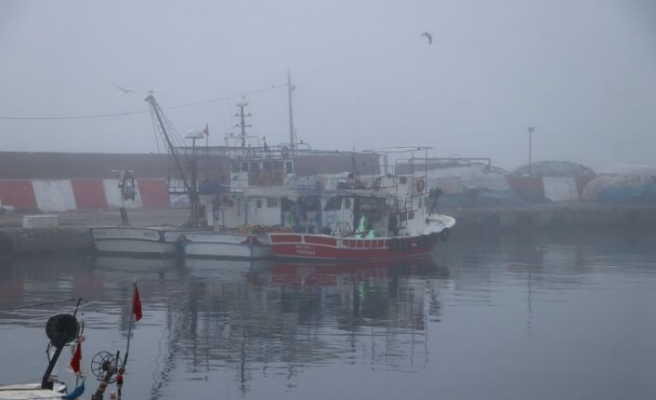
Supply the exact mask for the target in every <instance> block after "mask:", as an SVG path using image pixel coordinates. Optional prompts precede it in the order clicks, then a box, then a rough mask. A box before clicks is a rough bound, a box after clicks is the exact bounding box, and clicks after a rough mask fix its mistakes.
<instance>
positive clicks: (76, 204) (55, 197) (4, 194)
mask: <svg viewBox="0 0 656 400" xmlns="http://www.w3.org/2000/svg"><path fill="white" fill-rule="evenodd" d="M118 184H119V180H118V179H58V180H43V179H35V180H19V181H0V205H1V206H2V208H3V209H5V210H12V211H17V212H37V211H38V212H47V213H50V212H62V211H71V210H91V209H105V208H118V207H121V206H122V201H121V190H120V188H119V186H118ZM135 189H136V195H135V199H134V200H126V201H125V203H124V206H125V207H126V208H167V207H171V205H172V200H171V197H170V196H169V192H168V186H167V182H166V180H165V179H136V180H135Z"/></svg>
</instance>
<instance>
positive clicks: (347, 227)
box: [331, 222, 353, 237]
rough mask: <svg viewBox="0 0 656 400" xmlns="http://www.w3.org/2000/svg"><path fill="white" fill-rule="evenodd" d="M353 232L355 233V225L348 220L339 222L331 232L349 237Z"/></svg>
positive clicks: (336, 235)
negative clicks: (352, 225)
mask: <svg viewBox="0 0 656 400" xmlns="http://www.w3.org/2000/svg"><path fill="white" fill-rule="evenodd" d="M351 234H353V227H351V224H350V223H348V222H338V223H337V224H335V227H334V228H333V231H332V233H331V235H332V236H335V237H347V236H350V235H351Z"/></svg>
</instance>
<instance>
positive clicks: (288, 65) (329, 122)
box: [0, 0, 656, 168]
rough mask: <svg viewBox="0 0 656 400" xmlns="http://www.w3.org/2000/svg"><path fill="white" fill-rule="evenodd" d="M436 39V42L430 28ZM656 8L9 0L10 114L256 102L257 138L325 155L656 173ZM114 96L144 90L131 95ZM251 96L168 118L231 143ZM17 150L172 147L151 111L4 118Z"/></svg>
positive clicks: (484, 2)
mask: <svg viewBox="0 0 656 400" xmlns="http://www.w3.org/2000/svg"><path fill="white" fill-rule="evenodd" d="M424 31H429V32H431V33H432V35H433V38H434V41H433V44H432V45H429V44H428V43H427V41H426V39H425V38H424V37H421V33H422V32H424ZM655 39H656V6H654V5H653V2H651V1H650V0H625V1H622V0H543V1H540V0H538V1H525V0H514V1H513V0H494V1H490V0H468V1H463V0H448V1H446V0H425V1H386V0H379V1H373V0H371V1H346V0H334V1H329V2H316V1H307V0H305V1H302V0H290V1H286V0H281V1H267V0H242V1H217V0H206V1H200V0H193V1H162V0H140V1H118V0H113V1H110V2H84V1H57V2H42V1H31V0H20V1H14V0H0V70H1V71H2V72H1V73H0V117H30V116H80V115H91V114H106V113H121V112H126V111H139V110H147V105H146V103H144V101H143V100H144V98H145V96H146V94H147V92H148V90H153V91H154V93H155V96H156V97H157V99H158V101H159V103H160V104H161V105H162V106H163V107H166V106H172V105H179V104H186V103H191V102H198V101H204V100H208V99H216V98H223V97H225V96H231V95H238V94H240V93H244V92H249V91H254V90H259V89H264V88H271V87H273V86H276V87H277V88H274V89H271V90H268V91H264V92H261V93H259V94H253V95H251V96H248V100H249V102H250V107H249V111H250V112H251V113H252V114H253V117H252V118H251V119H250V121H249V122H250V123H251V124H252V125H253V127H252V128H251V130H250V133H252V134H256V135H260V136H266V137H267V141H268V142H269V144H275V143H281V142H285V141H288V140H289V125H288V116H287V92H286V89H285V88H284V87H283V86H279V85H281V84H284V83H285V81H286V73H287V70H290V71H291V74H292V79H293V80H294V83H295V84H296V86H297V90H296V91H295V92H294V115H295V125H296V127H297V134H298V138H299V139H303V140H304V141H307V142H309V143H311V145H312V146H313V148H317V149H331V150H332V149H339V150H347V151H348V150H351V149H353V148H356V149H357V150H364V149H371V148H378V147H383V146H398V145H425V146H433V150H432V155H434V156H463V157H491V158H492V161H493V164H495V165H498V166H501V167H504V168H514V167H517V166H519V165H521V164H525V163H526V162H527V161H528V133H527V128H528V127H529V126H534V127H535V132H534V134H533V160H534V161H538V160H545V159H546V160H569V161H574V162H579V163H583V164H585V165H588V166H592V167H593V168H603V167H606V166H608V165H610V164H617V163H622V164H656V162H655V161H654V156H653V153H654V148H656V135H655V134H656V112H655V111H656V78H655V77H654V76H655V74H654V71H656V40H655ZM115 85H118V86H122V87H125V88H129V89H132V90H135V92H136V93H134V94H124V93H122V92H121V91H119V90H118V89H116V88H115ZM235 101H236V99H230V100H227V101H220V102H214V103H209V104H205V105H199V106H195V107H189V108H181V109H174V110H167V111H166V115H167V116H168V118H169V119H170V120H171V122H172V123H173V124H174V125H175V127H176V128H177V130H178V131H179V132H180V133H182V134H184V133H185V132H187V131H189V130H191V129H198V128H202V127H204V126H205V124H206V123H208V124H209V128H210V138H209V141H210V145H212V144H213V145H220V144H223V134H224V133H225V132H229V131H234V132H236V131H237V130H236V129H234V128H232V126H233V125H234V123H236V120H235V119H234V118H232V117H230V115H231V114H234V112H235V111H236V108H235V107H234V103H235ZM0 134H1V135H2V137H3V142H2V143H3V145H2V146H1V147H0V149H1V150H2V151H72V152H130V153H132V152H156V151H158V149H157V144H156V141H155V138H154V135H153V128H152V123H151V120H150V115H149V114H147V113H146V114H135V115H131V116H128V117H118V118H105V119H86V120H59V121H25V120H0Z"/></svg>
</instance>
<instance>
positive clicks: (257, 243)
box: [183, 233, 273, 259]
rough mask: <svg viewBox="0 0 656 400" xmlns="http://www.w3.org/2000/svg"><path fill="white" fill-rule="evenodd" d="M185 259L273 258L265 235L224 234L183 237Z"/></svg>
mask: <svg viewBox="0 0 656 400" xmlns="http://www.w3.org/2000/svg"><path fill="white" fill-rule="evenodd" d="M183 246H184V247H183V251H184V254H185V257H208V258H239V259H260V258H269V257H273V251H272V250H271V246H270V240H269V237H268V236H266V235H239V234H226V233H210V234H190V235H184V240H183Z"/></svg>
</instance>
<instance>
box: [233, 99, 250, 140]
mask: <svg viewBox="0 0 656 400" xmlns="http://www.w3.org/2000/svg"><path fill="white" fill-rule="evenodd" d="M237 107H239V112H238V113H237V114H235V117H239V123H238V124H237V125H235V127H237V128H241V147H246V128H250V127H251V125H246V117H250V116H251V113H248V114H245V113H244V108H246V107H248V101H246V97H242V98H241V99H240V100H239V101H238V102H237Z"/></svg>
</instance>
